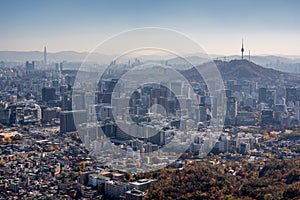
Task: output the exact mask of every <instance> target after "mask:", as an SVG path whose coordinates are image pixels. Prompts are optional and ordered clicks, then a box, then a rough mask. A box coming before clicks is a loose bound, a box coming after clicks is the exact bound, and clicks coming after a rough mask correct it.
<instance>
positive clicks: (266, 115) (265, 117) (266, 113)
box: [261, 109, 274, 126]
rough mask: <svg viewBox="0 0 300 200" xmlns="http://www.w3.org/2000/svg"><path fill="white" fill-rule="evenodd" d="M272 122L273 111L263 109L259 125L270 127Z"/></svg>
mask: <svg viewBox="0 0 300 200" xmlns="http://www.w3.org/2000/svg"><path fill="white" fill-rule="evenodd" d="M273 121H274V115H273V110H271V109H264V110H262V111H261V125H262V126H265V125H272V124H273Z"/></svg>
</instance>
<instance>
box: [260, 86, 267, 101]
mask: <svg viewBox="0 0 300 200" xmlns="http://www.w3.org/2000/svg"><path fill="white" fill-rule="evenodd" d="M266 101H267V88H259V89H258V103H262V102H264V103H266Z"/></svg>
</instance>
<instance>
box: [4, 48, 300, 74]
mask: <svg viewBox="0 0 300 200" xmlns="http://www.w3.org/2000/svg"><path fill="white" fill-rule="evenodd" d="M88 55H89V61H91V62H97V63H99V64H108V63H110V62H111V61H112V60H113V59H114V58H115V55H104V54H100V53H96V52H94V53H91V54H89V53H88V52H76V51H61V52H55V53H53V52H47V61H48V63H53V62H63V61H67V62H79V63H81V62H83V61H84V59H85V58H86V57H87V56H88ZM131 56H132V57H130V58H128V59H134V58H138V59H140V60H142V61H155V60H156V61H161V60H162V59H163V57H162V56H160V55H131ZM185 58H186V59H187V60H188V61H189V62H191V63H192V64H193V65H200V64H203V63H206V62H209V61H210V60H211V59H214V60H222V61H225V62H226V61H228V60H236V59H240V56H238V55H232V56H222V55H211V56H210V57H208V56H207V55H198V54H197V55H196V54H195V55H185ZM245 58H246V59H248V56H246V57H245ZM43 59H44V54H43V52H42V51H28V52H24V51H0V61H4V62H19V63H25V62H26V61H43ZM124 59H125V60H123V61H125V62H127V61H128V60H126V59H127V58H124ZM250 59H251V62H254V63H257V64H258V65H261V66H263V67H266V68H273V69H277V70H280V71H286V72H296V73H300V57H299V56H273V55H253V56H251V57H250ZM165 61H167V62H168V64H169V65H172V66H174V67H177V68H179V69H180V65H184V64H186V61H185V60H184V59H182V58H179V57H173V58H170V57H167V58H165Z"/></svg>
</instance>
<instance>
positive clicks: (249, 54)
mask: <svg viewBox="0 0 300 200" xmlns="http://www.w3.org/2000/svg"><path fill="white" fill-rule="evenodd" d="M249 62H250V50H249Z"/></svg>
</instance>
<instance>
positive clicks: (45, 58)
mask: <svg viewBox="0 0 300 200" xmlns="http://www.w3.org/2000/svg"><path fill="white" fill-rule="evenodd" d="M44 65H47V49H46V47H44Z"/></svg>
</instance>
